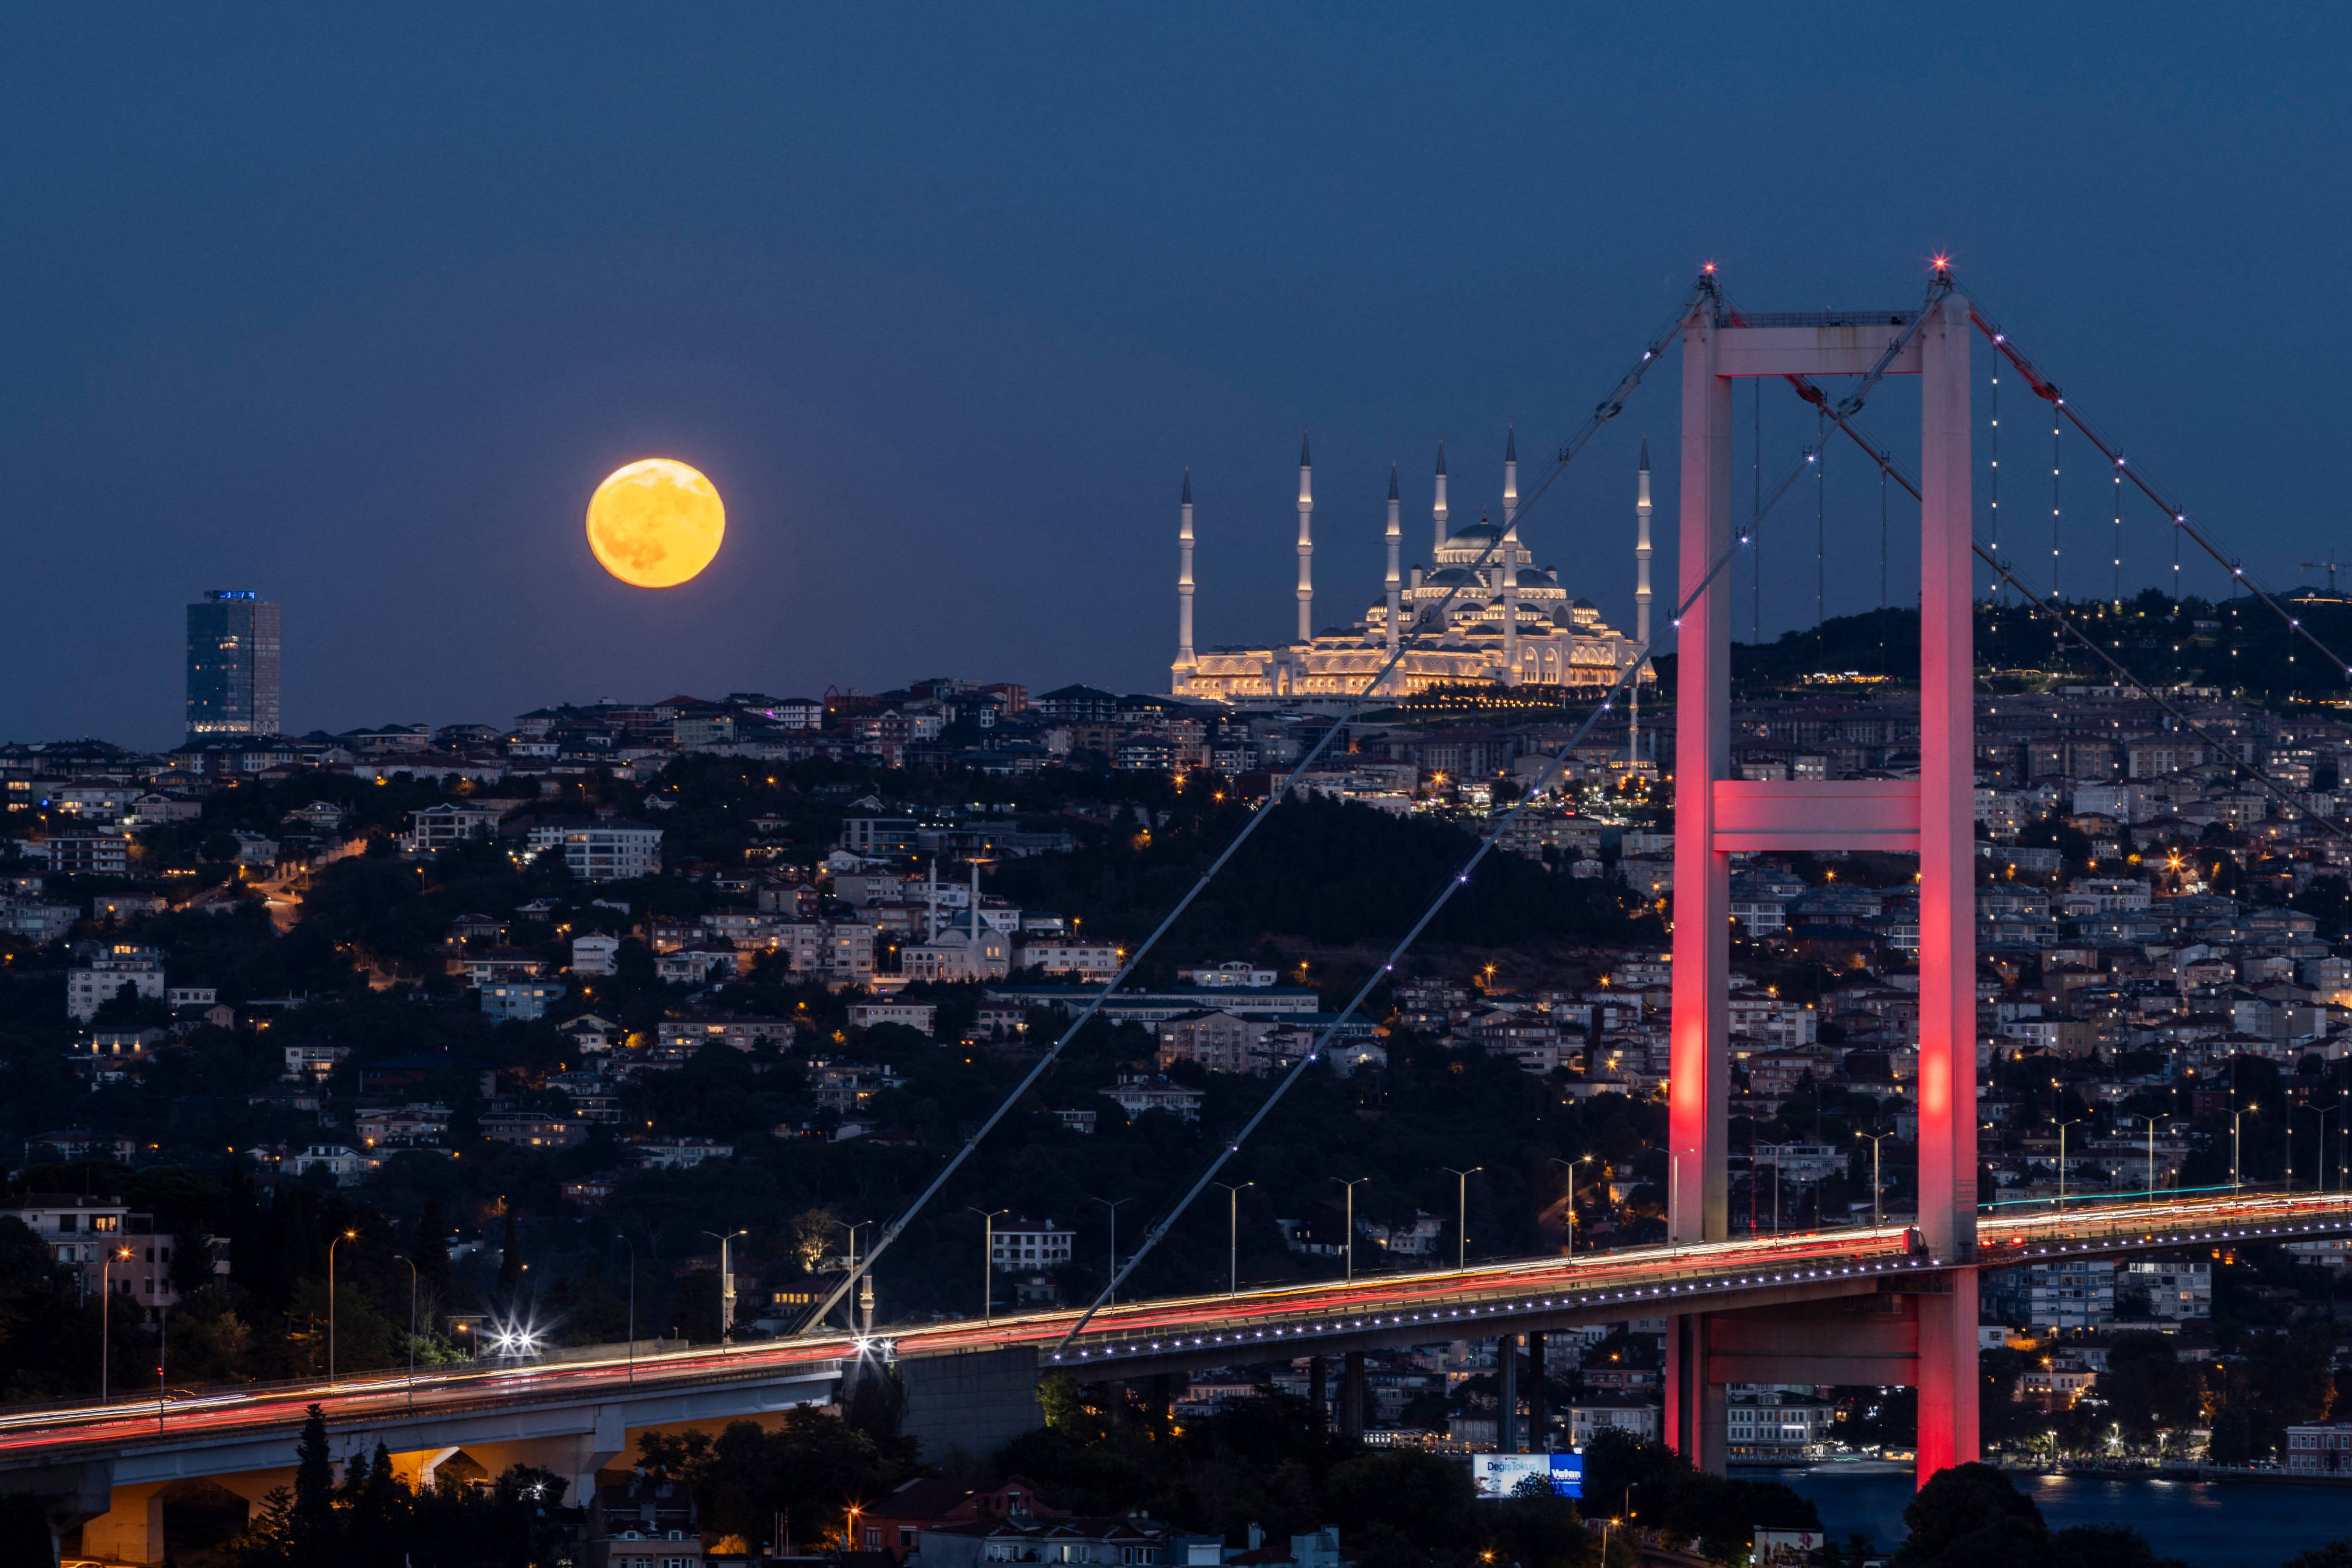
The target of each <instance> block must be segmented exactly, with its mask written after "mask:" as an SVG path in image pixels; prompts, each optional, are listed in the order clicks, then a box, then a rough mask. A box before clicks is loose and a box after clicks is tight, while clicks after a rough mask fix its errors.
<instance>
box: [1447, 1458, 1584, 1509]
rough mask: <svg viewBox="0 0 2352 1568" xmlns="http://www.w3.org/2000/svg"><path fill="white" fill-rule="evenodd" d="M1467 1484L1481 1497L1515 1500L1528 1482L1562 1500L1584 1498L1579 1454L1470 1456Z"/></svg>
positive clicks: (1581, 1460) (1581, 1461) (1582, 1473)
mask: <svg viewBox="0 0 2352 1568" xmlns="http://www.w3.org/2000/svg"><path fill="white" fill-rule="evenodd" d="M1470 1481H1471V1484H1472V1485H1473V1486H1475V1488H1476V1489H1477V1492H1478V1495H1479V1496H1480V1497H1482V1498H1503V1497H1517V1496H1518V1495H1519V1492H1520V1490H1521V1489H1522V1488H1523V1487H1526V1486H1527V1485H1528V1482H1529V1481H1533V1482H1535V1483H1536V1484H1537V1485H1539V1486H1544V1487H1549V1489H1550V1490H1552V1491H1554V1492H1556V1493H1557V1494H1559V1496H1561V1497H1582V1496H1583V1495H1584V1456H1583V1455H1581V1454H1472V1455H1471V1456H1470Z"/></svg>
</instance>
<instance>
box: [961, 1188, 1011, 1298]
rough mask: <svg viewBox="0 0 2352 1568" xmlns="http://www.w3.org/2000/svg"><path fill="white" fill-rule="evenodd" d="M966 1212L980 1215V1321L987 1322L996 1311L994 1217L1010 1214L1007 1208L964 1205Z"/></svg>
mask: <svg viewBox="0 0 2352 1568" xmlns="http://www.w3.org/2000/svg"><path fill="white" fill-rule="evenodd" d="M964 1211H965V1212H966V1213H968V1214H977V1215H978V1216H980V1321H981V1322H989V1321H990V1320H991V1318H992V1316H993V1315H994V1313H995V1311H996V1301H995V1296H996V1219H997V1217H998V1216H999V1215H1003V1214H1010V1213H1012V1212H1013V1211H1012V1210H1011V1209H1009V1208H974V1207H971V1205H970V1204H968V1203H967V1204H965V1205H964Z"/></svg>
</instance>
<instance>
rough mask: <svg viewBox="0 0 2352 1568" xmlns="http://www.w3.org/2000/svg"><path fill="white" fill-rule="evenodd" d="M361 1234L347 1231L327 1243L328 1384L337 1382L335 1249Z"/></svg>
mask: <svg viewBox="0 0 2352 1568" xmlns="http://www.w3.org/2000/svg"><path fill="white" fill-rule="evenodd" d="M358 1236H359V1232H358V1231H356V1230H346V1231H344V1232H343V1233H342V1234H341V1236H338V1237H336V1238H335V1239H333V1240H332V1241H330V1242H328V1243H327V1382H328V1383H329V1385H332V1384H333V1383H334V1381H335V1249H336V1248H338V1247H340V1246H341V1245H342V1244H343V1243H344V1242H346V1241H351V1240H353V1239H357V1238H358Z"/></svg>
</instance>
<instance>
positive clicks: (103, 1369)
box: [98, 1247, 131, 1405]
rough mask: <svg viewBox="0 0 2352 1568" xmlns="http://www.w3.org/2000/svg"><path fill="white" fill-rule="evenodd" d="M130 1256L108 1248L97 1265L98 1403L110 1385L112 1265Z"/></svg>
mask: <svg viewBox="0 0 2352 1568" xmlns="http://www.w3.org/2000/svg"><path fill="white" fill-rule="evenodd" d="M130 1256H131V1249H130V1248H128V1247H110V1248H108V1249H106V1257H105V1258H104V1259H103V1260H101V1261H100V1263H99V1265H98V1402H99V1403H100V1405H103V1404H105V1403H106V1396H107V1394H108V1391H109V1390H110V1387H111V1385H112V1380H113V1374H114V1368H113V1359H114V1341H113V1338H112V1333H111V1329H112V1321H113V1311H114V1281H113V1277H112V1270H113V1268H114V1265H115V1264H116V1263H118V1262H120V1261H121V1260H123V1259H126V1258H128V1257H130Z"/></svg>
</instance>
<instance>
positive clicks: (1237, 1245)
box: [1112, 1181, 1257, 1296]
mask: <svg viewBox="0 0 2352 1568" xmlns="http://www.w3.org/2000/svg"><path fill="white" fill-rule="evenodd" d="M1209 1185H1211V1186H1221V1187H1223V1188H1224V1189H1225V1294H1227V1295H1228V1296H1238V1295H1240V1294H1241V1293H1242V1188H1243V1187H1245V1186H1256V1185H1257V1183H1255V1182H1254V1181H1244V1182H1222V1181H1220V1182H1212V1183H1210V1184H1209ZM1113 1218H1117V1217H1116V1216H1114V1217H1113ZM1112 1262H1113V1264H1114V1266H1116V1264H1117V1262H1118V1260H1117V1258H1116V1257H1114V1258H1113V1260H1112Z"/></svg>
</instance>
